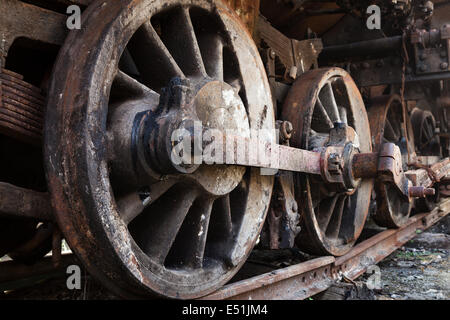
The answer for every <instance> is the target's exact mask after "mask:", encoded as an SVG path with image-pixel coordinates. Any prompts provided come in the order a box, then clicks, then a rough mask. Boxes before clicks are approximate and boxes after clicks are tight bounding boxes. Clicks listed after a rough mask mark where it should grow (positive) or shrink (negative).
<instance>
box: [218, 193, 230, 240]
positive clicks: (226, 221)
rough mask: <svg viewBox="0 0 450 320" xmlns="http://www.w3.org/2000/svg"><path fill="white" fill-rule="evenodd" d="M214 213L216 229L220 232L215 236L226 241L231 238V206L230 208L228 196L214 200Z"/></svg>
mask: <svg viewBox="0 0 450 320" xmlns="http://www.w3.org/2000/svg"><path fill="white" fill-rule="evenodd" d="M215 208H216V211H215V213H214V220H215V224H216V226H217V229H219V228H220V230H217V229H216V231H217V232H218V233H217V235H218V236H220V238H222V239H227V238H229V237H231V235H232V233H233V223H232V220H231V206H230V195H226V196H225V197H222V198H219V199H217V200H216V206H215Z"/></svg>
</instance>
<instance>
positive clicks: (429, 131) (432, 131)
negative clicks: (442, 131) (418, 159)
mask: <svg viewBox="0 0 450 320" xmlns="http://www.w3.org/2000/svg"><path fill="white" fill-rule="evenodd" d="M411 123H412V126H413V129H414V139H415V143H416V148H417V152H418V153H419V154H420V155H421V156H440V155H441V146H440V141H439V135H437V134H436V120H435V119H434V116H433V114H432V113H431V112H430V111H426V110H421V109H419V108H414V109H413V110H412V111H411Z"/></svg>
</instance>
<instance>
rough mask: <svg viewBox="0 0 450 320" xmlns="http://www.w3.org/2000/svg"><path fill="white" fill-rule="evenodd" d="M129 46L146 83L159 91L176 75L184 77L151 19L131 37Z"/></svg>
mask: <svg viewBox="0 0 450 320" xmlns="http://www.w3.org/2000/svg"><path fill="white" fill-rule="evenodd" d="M128 48H129V50H130V53H131V56H132V57H133V59H134V62H135V64H136V66H137V68H138V70H139V72H140V74H141V77H142V79H143V81H144V83H145V84H146V85H147V86H149V87H150V88H152V89H154V90H155V91H157V92H159V91H160V90H161V88H162V87H164V86H166V85H167V83H169V81H170V79H172V78H174V77H180V78H184V73H183V72H182V71H181V69H180V68H179V66H178V65H177V63H176V62H175V60H174V59H173V57H172V55H171V54H170V52H169V50H167V48H166V46H165V45H164V43H163V42H162V41H161V39H160V37H159V36H158V34H157V33H156V31H155V29H154V28H153V26H152V24H151V22H150V21H148V22H146V23H144V24H143V25H142V26H141V27H140V28H139V29H138V30H137V31H136V33H135V34H134V36H133V37H132V38H131V40H130V42H129V44H128Z"/></svg>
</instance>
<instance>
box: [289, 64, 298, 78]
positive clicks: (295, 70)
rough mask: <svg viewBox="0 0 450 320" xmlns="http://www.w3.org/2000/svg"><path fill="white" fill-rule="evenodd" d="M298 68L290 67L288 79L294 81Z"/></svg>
mask: <svg viewBox="0 0 450 320" xmlns="http://www.w3.org/2000/svg"><path fill="white" fill-rule="evenodd" d="M297 71H298V68H297V67H296V66H292V67H291V69H290V70H289V78H291V79H293V80H295V79H296V78H297Z"/></svg>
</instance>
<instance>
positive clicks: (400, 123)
mask: <svg viewBox="0 0 450 320" xmlns="http://www.w3.org/2000/svg"><path fill="white" fill-rule="evenodd" d="M403 114H404V113H403V109H402V102H401V99H400V97H399V96H397V95H392V96H381V97H377V98H374V99H373V100H372V101H371V106H370V109H369V120H370V129H371V132H372V139H373V143H374V149H375V150H376V151H379V150H380V148H381V145H382V144H383V143H394V144H396V145H397V146H398V147H399V148H400V152H401V154H402V163H403V170H404V171H407V170H408V159H409V157H410V156H412V155H413V154H414V135H413V134H412V127H411V123H410V121H409V118H408V116H406V119H404V117H403ZM405 121H406V122H405ZM405 125H406V129H405ZM405 130H406V134H405ZM375 191H376V200H377V212H376V214H375V216H374V219H375V221H376V222H377V224H378V225H380V226H382V227H387V228H399V227H401V226H402V225H404V224H405V223H406V222H407V221H408V218H409V215H410V213H411V209H412V201H410V200H409V199H408V198H407V197H405V196H404V195H403V194H402V193H401V192H400V191H399V190H398V188H397V187H396V186H395V185H393V184H389V183H386V182H382V181H377V182H376V183H375Z"/></svg>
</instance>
